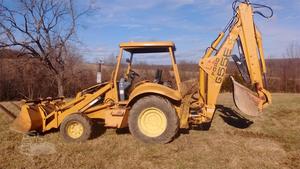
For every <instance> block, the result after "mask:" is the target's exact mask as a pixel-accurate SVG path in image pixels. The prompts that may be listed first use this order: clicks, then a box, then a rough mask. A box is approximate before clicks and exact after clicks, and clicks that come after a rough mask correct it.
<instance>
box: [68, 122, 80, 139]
mask: <svg viewBox="0 0 300 169" xmlns="http://www.w3.org/2000/svg"><path fill="white" fill-rule="evenodd" d="M67 133H68V135H69V136H70V137H71V138H73V139H77V138H79V137H81V136H82V134H83V126H82V124H81V123H79V122H77V121H72V122H70V123H69V124H68V125H67Z"/></svg>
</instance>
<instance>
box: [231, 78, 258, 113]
mask: <svg viewBox="0 0 300 169" xmlns="http://www.w3.org/2000/svg"><path fill="white" fill-rule="evenodd" d="M231 80H232V83H233V100H234V103H235V105H236V107H237V108H238V109H240V110H241V111H242V112H243V113H245V114H247V115H250V116H259V115H260V114H261V113H262V103H263V100H261V99H260V98H259V97H258V96H257V95H256V94H255V93H254V92H253V91H251V90H249V89H248V88H246V87H245V86H243V85H241V84H239V83H238V82H236V81H235V80H234V78H233V77H231Z"/></svg>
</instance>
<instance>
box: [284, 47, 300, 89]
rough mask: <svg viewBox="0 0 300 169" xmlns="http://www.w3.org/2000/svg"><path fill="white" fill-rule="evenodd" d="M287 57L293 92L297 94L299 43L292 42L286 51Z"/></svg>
mask: <svg viewBox="0 0 300 169" xmlns="http://www.w3.org/2000/svg"><path fill="white" fill-rule="evenodd" d="M286 57H287V59H288V64H287V66H288V70H289V71H290V82H291V85H290V87H291V91H292V92H295V93H296V92H297V80H298V74H299V72H298V63H297V58H300V46H299V44H298V43H297V42H292V43H290V45H289V46H288V47H287V49H286Z"/></svg>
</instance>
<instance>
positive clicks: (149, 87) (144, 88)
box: [128, 83, 182, 104]
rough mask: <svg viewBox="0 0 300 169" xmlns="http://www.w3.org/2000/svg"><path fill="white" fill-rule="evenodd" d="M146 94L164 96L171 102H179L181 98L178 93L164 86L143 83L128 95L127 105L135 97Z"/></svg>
mask: <svg viewBox="0 0 300 169" xmlns="http://www.w3.org/2000/svg"><path fill="white" fill-rule="evenodd" d="M146 93H155V94H160V95H163V96H166V97H168V98H171V99H173V100H176V101H179V100H181V99H182V96H181V94H180V92H179V91H177V90H173V89H171V88H169V87H166V86H164V85H160V84H156V83H144V84H141V85H139V86H138V87H136V88H135V89H134V90H133V91H132V92H131V93H130V95H129V100H128V104H130V103H131V102H132V101H133V100H134V99H135V98H136V97H138V96H139V95H142V94H146Z"/></svg>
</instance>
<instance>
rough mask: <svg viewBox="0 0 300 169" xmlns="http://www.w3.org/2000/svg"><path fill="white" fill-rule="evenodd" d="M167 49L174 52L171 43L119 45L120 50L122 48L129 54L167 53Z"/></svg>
mask: <svg viewBox="0 0 300 169" xmlns="http://www.w3.org/2000/svg"><path fill="white" fill-rule="evenodd" d="M169 47H171V48H172V49H173V51H175V50H176V47H175V44H174V43H173V42H171V41H160V42H124V43H120V48H123V49H124V50H126V51H127V52H130V53H160V52H169Z"/></svg>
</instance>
